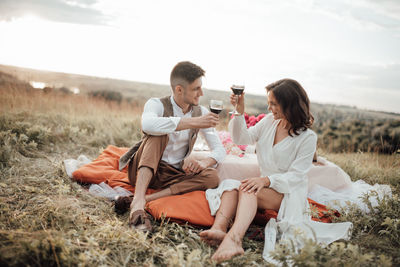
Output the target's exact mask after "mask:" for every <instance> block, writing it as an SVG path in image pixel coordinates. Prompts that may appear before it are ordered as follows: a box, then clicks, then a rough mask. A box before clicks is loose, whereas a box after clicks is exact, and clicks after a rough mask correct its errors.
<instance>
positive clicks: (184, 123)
mask: <svg viewBox="0 0 400 267" xmlns="http://www.w3.org/2000/svg"><path fill="white" fill-rule="evenodd" d="M218 123H219V116H218V115H217V114H215V113H212V112H209V113H207V114H205V115H203V116H200V117H192V118H182V119H181V120H180V121H179V124H178V126H177V127H176V129H175V131H181V130H186V129H193V128H196V129H202V128H211V127H215V126H216V125H217V124H218Z"/></svg>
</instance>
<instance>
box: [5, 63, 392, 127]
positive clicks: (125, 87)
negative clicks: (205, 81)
mask: <svg viewBox="0 0 400 267" xmlns="http://www.w3.org/2000/svg"><path fill="white" fill-rule="evenodd" d="M0 72H4V73H7V74H10V75H13V76H14V77H16V78H18V79H19V80H22V81H24V82H28V83H29V82H32V81H34V82H42V83H45V84H46V86H50V87H54V88H60V87H67V88H79V90H80V93H81V94H89V93H90V92H94V91H114V92H118V93H120V94H121V95H122V96H123V97H124V98H126V99H134V100H137V101H138V102H143V101H145V100H147V99H148V98H150V97H162V96H165V95H169V94H170V92H171V91H170V90H171V89H170V86H169V85H163V84H153V83H146V82H137V81H129V80H120V79H113V78H103V77H96V76H88V75H81V74H71V73H63V72H53V71H45V70H37V69H31V68H23V67H16V66H9V65H1V64H0ZM204 91H205V94H204V96H203V97H202V98H201V104H202V105H204V106H208V102H209V100H210V99H222V100H223V101H224V108H225V109H230V108H231V105H230V103H228V100H229V94H230V92H228V91H222V90H215V89H208V88H204ZM266 102H267V99H266V97H262V96H260V95H254V94H246V109H247V111H246V112H247V113H249V114H259V113H267V104H266ZM311 110H312V112H313V113H314V114H319V113H321V112H323V113H325V112H328V113H331V114H332V115H333V114H335V116H336V117H338V118H340V117H354V118H358V119H400V114H398V113H393V112H383V111H374V110H366V109H358V108H356V107H353V106H346V105H335V104H320V103H315V102H312V103H311ZM317 117H318V116H317Z"/></svg>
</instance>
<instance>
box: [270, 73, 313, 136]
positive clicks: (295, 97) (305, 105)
mask: <svg viewBox="0 0 400 267" xmlns="http://www.w3.org/2000/svg"><path fill="white" fill-rule="evenodd" d="M265 88H266V89H267V92H272V93H273V94H274V96H275V98H276V101H277V102H278V104H279V105H280V107H281V109H282V112H283V115H284V116H285V118H286V120H287V121H288V122H289V123H290V129H289V130H288V133H289V135H290V136H292V133H294V134H295V135H299V134H300V133H299V131H304V130H306V129H307V128H310V127H311V125H312V124H313V122H314V117H313V116H312V114H311V113H310V100H309V99H308V96H307V93H306V91H305V90H304V88H303V87H302V86H301V85H300V83H298V82H297V81H295V80H292V79H282V80H279V81H277V82H274V83H271V84H269V85H267V86H266V87H265Z"/></svg>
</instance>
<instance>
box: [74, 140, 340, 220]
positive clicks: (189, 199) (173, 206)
mask: <svg viewBox="0 0 400 267" xmlns="http://www.w3.org/2000/svg"><path fill="white" fill-rule="evenodd" d="M127 150H128V148H121V147H116V146H113V145H109V146H108V147H107V148H106V149H105V150H104V151H103V152H102V153H101V154H100V155H99V156H98V158H97V159H95V160H93V161H92V162H90V163H88V164H85V165H83V166H82V167H80V168H78V169H77V170H75V171H74V172H72V175H71V176H72V179H74V180H75V181H77V182H80V183H86V184H100V183H103V182H104V183H106V184H108V185H109V186H110V187H112V188H115V187H121V188H124V189H126V190H128V191H130V192H132V193H134V191H135V188H134V187H133V186H132V185H131V184H130V183H129V179H128V174H127V168H125V169H123V170H122V171H119V170H118V160H119V158H120V156H121V155H122V154H124V153H125V152H126V151H127ZM153 192H156V190H154V189H148V190H147V192H146V193H147V194H151V193H153ZM308 201H309V203H310V205H311V209H312V210H313V211H314V212H313V214H314V217H313V219H314V220H316V221H322V222H327V223H329V222H331V221H332V216H339V213H338V212H336V211H335V212H333V213H332V212H330V211H328V209H327V208H326V206H324V205H322V204H319V203H317V202H315V201H313V200H311V199H308ZM146 210H147V211H148V212H149V213H150V214H151V215H152V216H153V217H154V218H156V219H161V218H162V217H163V216H164V217H166V218H169V219H170V220H172V221H176V222H182V223H184V222H189V223H191V224H193V225H199V226H211V225H212V224H213V222H214V217H213V216H211V213H210V208H209V205H208V201H207V199H206V196H205V192H204V191H194V192H190V193H186V194H182V195H174V196H168V197H164V198H160V199H157V200H154V201H150V202H148V203H147V205H146ZM276 216H277V212H276V211H273V210H265V211H259V212H258V213H257V215H256V217H255V219H254V222H255V223H257V224H260V225H265V224H266V223H267V222H268V220H269V219H270V218H276Z"/></svg>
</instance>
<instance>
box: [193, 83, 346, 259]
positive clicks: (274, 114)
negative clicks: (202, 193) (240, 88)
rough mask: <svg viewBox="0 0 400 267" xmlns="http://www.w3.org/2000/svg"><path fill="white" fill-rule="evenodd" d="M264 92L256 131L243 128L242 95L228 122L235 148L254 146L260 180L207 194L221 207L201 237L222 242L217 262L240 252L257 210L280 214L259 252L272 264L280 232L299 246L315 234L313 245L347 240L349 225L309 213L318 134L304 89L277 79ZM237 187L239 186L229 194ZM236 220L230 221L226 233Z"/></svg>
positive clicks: (273, 221)
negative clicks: (309, 182)
mask: <svg viewBox="0 0 400 267" xmlns="http://www.w3.org/2000/svg"><path fill="white" fill-rule="evenodd" d="M266 89H267V94H268V109H269V111H270V112H271V113H270V114H268V115H267V116H266V117H265V118H263V119H262V120H261V121H260V122H259V123H258V124H256V125H255V126H254V127H250V128H247V127H246V123H245V120H244V117H243V114H244V109H245V107H244V94H242V95H241V96H239V98H238V102H237V111H238V112H239V113H240V114H242V115H239V116H235V117H234V118H233V119H232V120H231V121H230V123H229V131H230V133H231V136H232V138H233V141H234V142H235V143H236V144H243V145H244V144H254V143H256V150H257V158H258V163H259V166H260V173H261V177H254V178H248V179H245V180H242V181H241V182H237V181H233V180H230V181H229V182H223V183H221V185H220V186H219V187H218V188H217V189H212V190H209V191H208V192H207V199H208V200H209V201H211V202H212V201H214V202H215V203H217V205H218V204H219V203H221V204H220V206H219V208H218V210H217V213H216V217H215V222H214V224H213V226H212V227H211V229H210V230H206V231H203V232H201V233H200V237H201V238H202V240H204V241H206V242H208V243H209V244H213V245H217V244H220V245H219V247H218V249H217V251H216V252H215V253H214V255H213V256H212V260H214V261H217V262H220V261H224V260H228V259H230V258H232V257H233V256H235V255H239V254H243V253H244V251H243V248H242V245H241V241H242V239H243V236H244V234H245V232H246V230H247V229H248V227H249V225H250V223H251V222H252V220H253V218H254V216H255V214H256V212H257V209H273V210H276V211H277V212H278V217H277V221H275V219H271V220H270V221H269V222H268V224H267V226H266V235H265V239H266V240H265V247H264V253H263V256H264V258H265V259H266V260H270V257H269V252H271V251H272V250H273V249H274V247H275V241H276V235H277V231H278V229H279V232H280V233H281V239H283V240H292V241H294V244H298V246H299V247H301V240H300V238H299V236H303V237H305V238H312V237H313V236H315V237H316V239H317V240H316V241H318V242H320V243H324V244H328V243H330V242H333V241H335V240H337V239H340V238H348V237H349V229H350V227H351V223H339V224H323V223H318V222H314V221H312V220H311V215H310V214H309V204H308V201H307V176H306V174H307V172H308V170H309V169H310V168H311V164H312V160H313V155H314V153H315V150H316V142H317V136H316V134H315V133H314V132H313V131H312V130H311V129H310V127H311V125H312V122H313V117H312V115H311V113H310V101H309V99H308V96H307V94H306V92H305V90H304V89H303V88H302V86H301V85H300V84H299V83H298V82H297V81H295V80H291V79H283V80H279V81H277V82H275V83H273V84H270V85H268V86H267V87H266ZM231 103H232V104H233V105H235V104H236V98H235V97H234V95H231ZM235 183H238V184H240V185H239V186H238V187H237V189H234V190H232V189H233V188H235V186H232V184H235ZM227 184H228V185H227ZM224 187H226V188H224ZM225 189H226V191H225ZM229 190H231V191H229ZM221 192H223V193H221ZM221 194H222V196H221V199H218V196H220V195H221ZM215 203H214V204H215ZM211 206H212V203H210V207H211ZM234 216H235V219H234V223H233V225H232V227H231V228H230V230H229V232H227V230H228V226H229V224H230V222H231V220H232V219H233V217H234ZM299 233H301V234H300V235H299ZM322 233H323V235H322Z"/></svg>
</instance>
